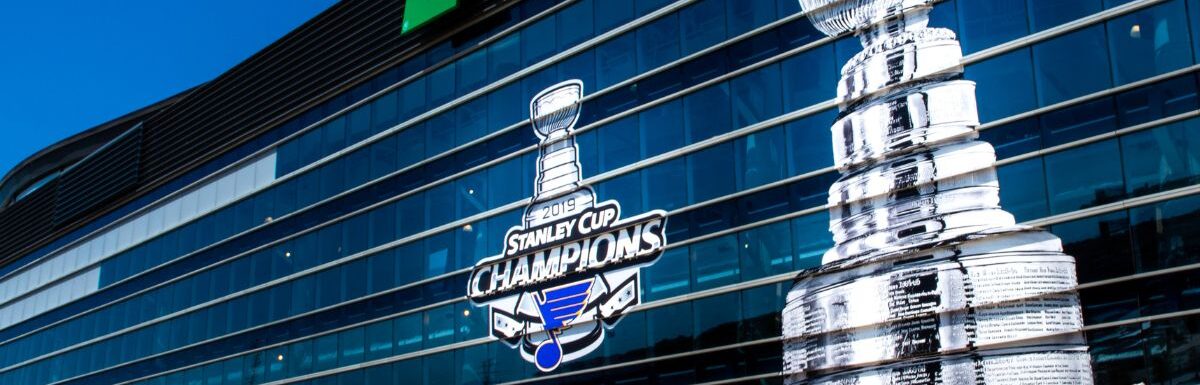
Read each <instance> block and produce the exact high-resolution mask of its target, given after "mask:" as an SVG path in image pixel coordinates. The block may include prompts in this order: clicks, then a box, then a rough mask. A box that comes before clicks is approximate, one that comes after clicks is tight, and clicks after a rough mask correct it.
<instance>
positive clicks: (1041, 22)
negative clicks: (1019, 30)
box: [1029, 0, 1101, 32]
mask: <svg viewBox="0 0 1200 385" xmlns="http://www.w3.org/2000/svg"><path fill="white" fill-rule="evenodd" d="M1100 5H1101V4H1100V0H1035V1H1030V2H1029V23H1030V27H1032V30H1033V32H1038V31H1041V30H1044V29H1047V28H1051V27H1056V26H1059V25H1062V24H1066V23H1067V22H1070V21H1073V20H1076V19H1079V18H1081V17H1084V16H1087V15H1091V14H1094V13H1096V12H1100Z"/></svg>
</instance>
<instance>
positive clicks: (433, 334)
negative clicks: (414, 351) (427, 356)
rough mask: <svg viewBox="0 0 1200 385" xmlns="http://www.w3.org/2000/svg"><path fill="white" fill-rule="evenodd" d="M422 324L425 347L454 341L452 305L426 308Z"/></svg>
mask: <svg viewBox="0 0 1200 385" xmlns="http://www.w3.org/2000/svg"><path fill="white" fill-rule="evenodd" d="M423 324H424V329H425V347H426V348H431V347H436V346H442V345H449V344H450V343H451V342H454V305H448V306H442V307H438V308H435V309H431V310H426V311H425V319H424V321H423Z"/></svg>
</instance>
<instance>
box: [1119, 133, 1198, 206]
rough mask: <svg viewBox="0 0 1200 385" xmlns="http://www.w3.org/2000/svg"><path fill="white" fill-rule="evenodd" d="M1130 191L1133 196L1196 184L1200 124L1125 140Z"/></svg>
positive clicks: (1122, 139) (1126, 173) (1128, 189)
mask: <svg viewBox="0 0 1200 385" xmlns="http://www.w3.org/2000/svg"><path fill="white" fill-rule="evenodd" d="M1120 141H1121V155H1122V156H1123V157H1124V171H1125V182H1126V184H1127V185H1126V192H1127V193H1129V194H1130V195H1133V196H1138V195H1146V194H1150V193H1155V192H1159V191H1165V190H1170V189H1174V188H1178V187H1183V186H1188V185H1192V184H1195V183H1196V182H1197V180H1198V177H1200V121H1198V120H1196V119H1192V120H1188V121H1184V122H1181V123H1174V124H1170V125H1167V126H1163V127H1158V128H1155V129H1152V130H1148V131H1142V132H1137V133H1133V134H1129V135H1126V136H1123V137H1121V139H1120Z"/></svg>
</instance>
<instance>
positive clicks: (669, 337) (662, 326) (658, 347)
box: [645, 302, 694, 357]
mask: <svg viewBox="0 0 1200 385" xmlns="http://www.w3.org/2000/svg"><path fill="white" fill-rule="evenodd" d="M645 313H646V339H647V342H648V345H649V347H650V351H651V352H653V353H652V354H653V356H659V357H661V356H665V355H668V354H672V353H681V352H687V351H692V350H693V349H694V348H693V345H692V338H693V333H694V329H693V326H692V323H691V322H686V321H685V320H687V319H690V318H692V316H693V314H692V303H691V302H682V303H677V304H674V305H668V306H663V307H657V308H653V309H650V310H646V312H645Z"/></svg>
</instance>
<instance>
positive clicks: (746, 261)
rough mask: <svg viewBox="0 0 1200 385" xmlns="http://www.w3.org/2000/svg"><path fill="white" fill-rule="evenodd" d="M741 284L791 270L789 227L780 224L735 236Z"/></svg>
mask: <svg viewBox="0 0 1200 385" xmlns="http://www.w3.org/2000/svg"><path fill="white" fill-rule="evenodd" d="M738 254H739V258H740V259H741V273H742V278H741V279H742V281H750V280H754V279H758V278H762V277H769V276H773V275H777V274H783V273H787V272H790V271H792V266H793V262H792V228H791V224H790V223H788V222H787V221H780V222H776V223H772V224H768V225H763V226H758V227H755V228H753V229H749V230H744V231H742V232H739V233H738Z"/></svg>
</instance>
